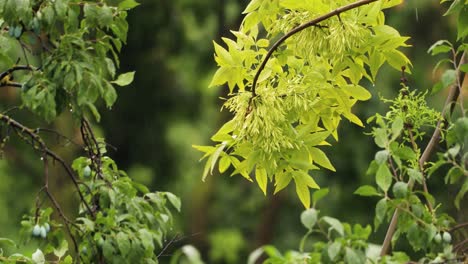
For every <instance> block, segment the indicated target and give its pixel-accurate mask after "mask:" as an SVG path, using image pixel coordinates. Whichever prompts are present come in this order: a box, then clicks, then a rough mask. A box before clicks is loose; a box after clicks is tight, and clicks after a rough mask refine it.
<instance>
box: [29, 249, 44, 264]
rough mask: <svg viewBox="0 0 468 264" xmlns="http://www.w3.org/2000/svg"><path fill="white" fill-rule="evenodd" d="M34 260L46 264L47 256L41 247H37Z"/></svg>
mask: <svg viewBox="0 0 468 264" xmlns="http://www.w3.org/2000/svg"><path fill="white" fill-rule="evenodd" d="M31 259H32V261H33V263H34V264H44V263H45V257H44V253H42V251H41V250H40V249H36V251H35V252H34V253H33V254H32V258H31Z"/></svg>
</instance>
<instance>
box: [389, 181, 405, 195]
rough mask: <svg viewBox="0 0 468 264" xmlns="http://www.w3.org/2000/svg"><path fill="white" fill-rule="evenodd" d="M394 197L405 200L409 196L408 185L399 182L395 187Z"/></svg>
mask: <svg viewBox="0 0 468 264" xmlns="http://www.w3.org/2000/svg"><path fill="white" fill-rule="evenodd" d="M392 190H393V195H395V198H405V197H406V194H408V184H407V183H405V182H397V183H395V184H394V185H393V189H392Z"/></svg>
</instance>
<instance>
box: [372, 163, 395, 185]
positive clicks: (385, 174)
mask: <svg viewBox="0 0 468 264" xmlns="http://www.w3.org/2000/svg"><path fill="white" fill-rule="evenodd" d="M375 181H376V182H377V185H378V186H379V187H380V189H382V190H383V191H384V192H387V191H388V188H390V185H391V184H392V173H391V172H390V169H389V168H388V166H387V164H381V165H380V166H379V169H378V170H377V174H376V176H375Z"/></svg>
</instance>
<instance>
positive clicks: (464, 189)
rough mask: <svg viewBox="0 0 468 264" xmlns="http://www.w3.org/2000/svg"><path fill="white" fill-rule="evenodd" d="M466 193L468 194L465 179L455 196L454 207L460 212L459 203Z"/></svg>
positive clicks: (467, 181) (467, 180)
mask: <svg viewBox="0 0 468 264" xmlns="http://www.w3.org/2000/svg"><path fill="white" fill-rule="evenodd" d="M466 192H468V179H465V182H464V183H463V185H462V187H461V189H460V191H458V194H457V196H456V197H455V201H454V204H455V207H457V209H458V210H460V202H461V201H462V199H463V197H464V196H465V194H466Z"/></svg>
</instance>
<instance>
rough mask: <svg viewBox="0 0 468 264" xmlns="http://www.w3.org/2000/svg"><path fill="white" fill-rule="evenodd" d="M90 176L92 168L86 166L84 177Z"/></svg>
mask: <svg viewBox="0 0 468 264" xmlns="http://www.w3.org/2000/svg"><path fill="white" fill-rule="evenodd" d="M89 176H91V168H90V167H89V166H86V167H84V169H83V177H85V178H88V177H89Z"/></svg>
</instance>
